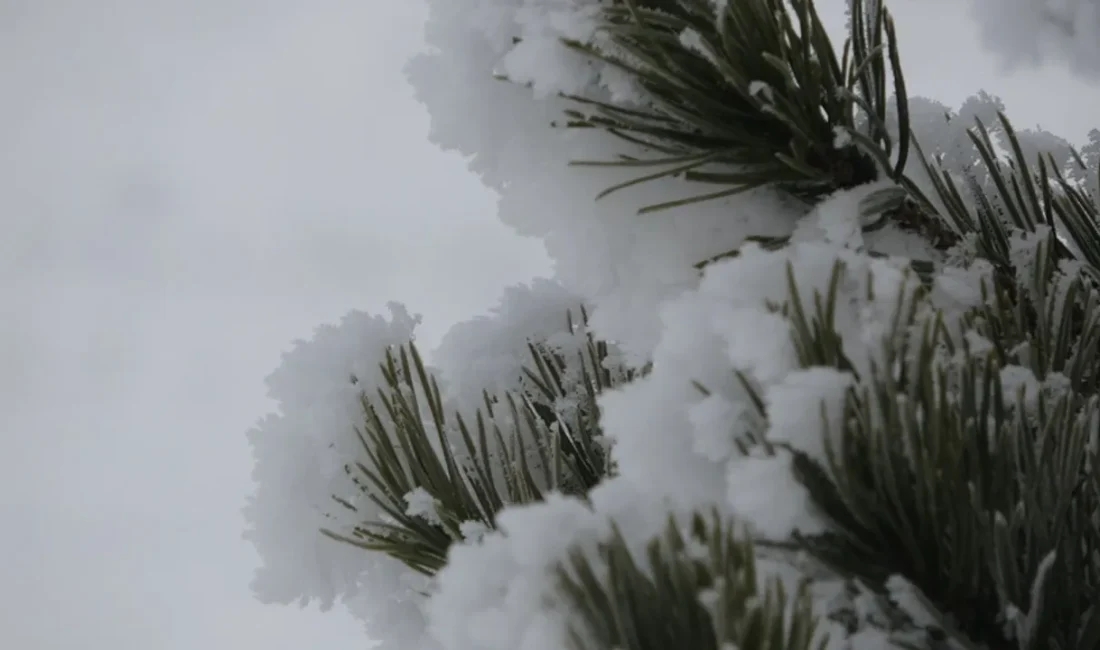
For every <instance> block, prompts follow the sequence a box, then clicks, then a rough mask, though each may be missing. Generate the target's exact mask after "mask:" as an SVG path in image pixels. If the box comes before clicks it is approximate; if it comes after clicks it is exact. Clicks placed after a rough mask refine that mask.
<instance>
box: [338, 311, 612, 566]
mask: <svg viewBox="0 0 1100 650" xmlns="http://www.w3.org/2000/svg"><path fill="white" fill-rule="evenodd" d="M582 317H583V318H584V319H587V314H585V313H584V312H583V310H582ZM567 328H568V329H567V331H569V332H573V331H575V327H574V322H573V317H572V314H567ZM529 350H530V354H531V363H530V365H529V366H528V367H526V368H524V369H523V372H524V375H525V377H526V379H527V380H528V381H529V382H530V383H531V385H532V386H533V387H534V389H533V390H532V391H531V392H530V394H527V393H506V394H504V395H503V396H491V395H489V394H488V393H484V406H483V408H482V409H479V410H478V411H477V412H476V413H475V414H474V416H473V422H472V423H469V422H467V420H466V419H464V418H463V417H462V414H461V413H457V412H454V413H449V412H448V409H447V408H446V406H445V404H444V402H443V398H442V396H441V393H440V389H439V384H438V382H437V381H436V379H435V377H433V376H432V375H431V373H430V372H429V371H428V370H427V368H426V366H425V365H424V361H423V359H422V358H421V356H420V352H419V351H418V350H417V347H416V345H415V344H414V343H411V342H410V343H409V345H408V346H407V347H404V346H403V347H400V348H398V349H396V350H388V351H387V352H386V357H385V358H386V361H385V363H383V364H382V366H381V367H380V369H379V372H380V374H381V376H382V379H383V386H384V388H381V389H379V390H378V392H377V394H376V395H367V394H366V393H363V394H362V396H361V404H362V411H363V424H362V427H361V428H360V429H359V430H357V431H356V435H357V436H358V439H359V442H360V444H361V448H362V453H363V460H359V461H357V462H355V463H349V464H348V465H346V466H345V471H346V472H347V473H348V475H349V476H350V477H351V480H352V481H353V483H354V484H355V485H356V486H357V487H358V489H359V492H360V496H361V497H362V498H365V499H367V500H368V501H370V502H372V503H373V504H375V505H377V506H378V507H379V508H380V509H381V511H382V512H383V513H384V514H385V515H386V516H388V519H389V520H388V521H364V522H360V523H359V524H358V525H356V526H355V527H354V528H353V529H352V530H351V532H350V533H342V532H338V531H334V530H328V529H326V530H324V531H322V532H323V533H324V534H325V535H326V536H328V537H331V538H333V539H335V540H338V541H341V542H345V543H348V544H352V545H353V546H357V547H359V548H362V549H365V550H368V551H377V552H382V553H386V554H388V555H390V556H392V557H394V558H396V559H398V560H400V561H401V562H403V563H404V564H406V565H407V566H409V567H410V568H412V569H415V570H417V571H419V572H421V573H424V574H427V575H432V574H434V573H435V572H436V571H438V570H439V569H440V568H442V567H443V565H444V564H446V560H447V549H448V548H449V547H450V545H451V544H452V543H453V542H454V541H456V540H462V539H466V538H467V537H469V536H470V535H476V534H477V533H478V532H480V531H481V530H487V529H492V528H495V526H496V520H495V517H496V514H497V513H498V512H500V510H501V509H502V508H503V507H504V506H505V505H512V504H522V503H530V502H532V501H538V500H541V499H542V498H543V495H544V494H545V493H546V492H547V491H548V490H559V491H562V492H564V493H566V494H580V495H583V494H585V493H586V492H587V491H588V490H589V489H591V488H592V487H594V486H595V485H596V484H597V483H599V482H600V480H602V479H603V478H604V477H605V476H608V475H609V474H610V473H611V472H612V471H613V467H612V464H611V460H610V456H609V455H608V453H607V450H606V449H604V447H603V444H604V442H603V439H602V436H601V434H600V428H599V420H598V408H597V405H596V399H597V398H598V397H599V395H600V394H601V393H602V392H603V391H605V390H608V389H610V388H613V387H614V386H615V385H617V383H619V382H620V381H623V380H624V379H625V380H627V381H629V379H630V378H631V377H632V376H633V372H632V371H629V370H627V371H624V372H623V373H621V374H622V375H623V377H622V378H620V373H618V372H616V370H615V369H614V368H610V367H608V366H609V365H610V364H609V363H608V357H609V346H608V344H607V343H606V342H604V341H599V340H597V339H595V338H594V337H592V336H591V334H587V335H586V342H585V345H584V346H583V349H582V350H581V351H579V353H578V355H577V358H575V359H567V358H566V357H565V355H564V354H562V353H561V352H559V351H557V350H555V349H554V348H553V347H551V346H548V345H546V344H544V343H535V342H531V343H529ZM572 370H576V372H577V374H578V379H579V383H578V385H577V386H572V385H570V382H569V381H568V380H567V374H568V373H569V372H571V371H572ZM351 381H352V383H358V382H359V379H358V378H356V377H352V379H351ZM578 389H579V393H580V395H579V396H578V397H579V398H580V399H579V403H578V404H576V405H575V407H574V408H569V409H565V408H563V407H562V400H569V399H571V398H572V397H574V395H573V392H578ZM501 416H503V417H501ZM454 432H457V433H458V434H459V437H460V439H461V443H462V448H461V453H456V450H454V449H452V438H451V434H452V433H454ZM413 495H415V496H413ZM333 499H334V500H335V501H336V502H337V503H338V504H339V505H340V506H342V507H343V508H344V509H346V510H348V511H350V512H352V513H357V512H358V510H359V509H358V508H357V507H356V506H355V503H354V501H355V499H354V498H352V499H349V498H347V497H344V496H341V495H333ZM413 499H416V500H418V503H417V504H414V503H412V500H413ZM425 500H426V501H427V502H426V503H425ZM471 524H474V526H471Z"/></svg>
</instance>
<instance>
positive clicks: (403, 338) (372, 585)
mask: <svg viewBox="0 0 1100 650" xmlns="http://www.w3.org/2000/svg"><path fill="white" fill-rule="evenodd" d="M389 309H390V314H389V317H388V318H386V317H383V316H372V315H370V314H366V313H363V312H352V313H350V314H348V315H347V316H345V317H344V318H343V319H342V320H341V321H340V323H339V324H338V325H324V326H322V327H319V328H317V330H316V331H315V333H314V335H313V338H312V339H311V340H309V341H297V342H296V343H295V345H294V347H293V349H291V350H290V351H289V352H287V353H285V354H284V355H283V360H282V364H281V365H280V366H279V368H278V369H277V370H275V372H273V373H272V374H271V376H270V377H268V379H267V385H268V394H269V396H270V397H271V398H272V399H273V400H275V402H276V403H277V412H276V413H274V414H271V415H268V416H267V417H266V418H264V419H263V420H262V421H260V422H259V423H258V424H257V425H256V426H255V427H254V428H253V429H252V430H251V431H249V432H248V439H249V442H250V443H251V446H252V450H253V456H254V460H255V466H254V470H253V475H252V476H253V479H254V480H255V482H256V487H255V492H254V494H253V495H252V496H251V497H250V499H249V501H248V504H247V506H246V507H245V508H244V516H245V520H246V521H247V523H248V530H247V532H246V533H245V538H246V539H248V540H249V541H250V542H251V543H252V544H253V545H254V546H255V548H256V550H257V552H258V553H259V555H260V559H261V560H262V566H261V567H260V568H259V569H258V570H257V572H256V576H255V579H254V581H253V585H252V587H253V590H254V591H255V594H256V596H257V598H259V599H260V600H261V601H263V602H266V603H283V604H289V603H291V602H295V601H297V602H299V603H300V604H302V605H306V604H308V603H311V602H318V603H320V605H321V606H322V608H326V609H327V608H329V607H331V606H332V605H333V604H334V603H335V601H336V600H337V599H342V600H345V601H347V602H348V604H349V605H350V606H351V607H352V609H353V610H355V611H356V612H357V613H359V614H360V615H361V616H362V618H363V620H364V621H365V622H367V624H368V625H370V628H371V630H370V632H371V635H372V637H373V638H375V639H379V640H386V641H389V640H393V641H394V643H395V644H396V645H395V646H394V647H408V648H413V647H416V646H415V645H414V643H419V641H418V640H417V638H418V636H420V635H422V634H423V628H424V621H423V614H422V613H421V611H420V603H419V602H418V601H419V597H418V596H417V595H416V592H417V591H418V590H422V589H423V585H422V584H418V581H417V580H416V578H415V577H414V576H411V575H409V574H410V571H409V570H408V569H406V568H405V567H404V566H403V565H401V564H400V563H398V562H396V561H395V560H391V559H390V558H389V557H387V556H385V555H382V554H378V553H367V552H364V551H362V550H361V549H358V548H354V547H351V546H349V545H346V544H341V543H338V542H335V541H332V540H330V539H328V538H326V537H324V536H322V535H321V533H320V531H321V529H322V528H329V529H333V530H336V531H339V532H345V531H346V528H349V527H350V525H351V524H354V523H356V522H357V521H358V519H355V520H352V519H349V518H348V516H347V515H350V513H347V512H346V511H344V510H343V509H342V508H341V507H340V506H339V505H338V504H336V503H335V502H334V501H333V499H332V497H333V496H334V495H336V496H341V497H354V496H355V495H356V494H357V491H356V490H355V487H354V486H353V485H352V483H351V481H350V480H349V479H348V477H347V475H346V474H345V472H344V464H345V463H348V462H350V461H353V460H355V459H357V458H361V457H362V452H361V450H360V448H359V442H358V440H357V438H356V435H355V427H356V426H358V425H359V424H360V423H361V421H362V411H361V410H360V403H359V395H360V392H361V391H364V390H365V391H368V392H372V391H373V390H374V388H375V387H376V386H377V383H378V381H379V379H380V376H379V364H380V363H381V362H382V361H383V359H384V354H385V351H386V349H387V347H388V346H395V345H403V344H405V343H408V342H409V340H411V339H412V338H413V336H414V330H415V328H416V325H417V324H418V323H419V321H420V317H419V316H414V315H411V314H409V312H408V311H407V310H406V309H405V308H404V307H403V306H401V305H399V304H396V303H391V304H390V305H389ZM352 377H355V378H356V379H357V380H358V382H357V383H353V382H352ZM357 507H359V508H360V514H359V515H357V517H365V518H372V517H373V518H377V517H378V516H379V514H380V513H379V512H378V511H377V509H376V508H372V507H371V506H370V504H369V503H357ZM333 517H335V518H333ZM368 584H369V588H368V587H367V585H368ZM376 621H377V622H382V621H385V624H384V625H381V624H379V625H374V623H375V622H376ZM402 632H403V633H407V634H409V635H410V636H406V637H404V638H398V637H397V635H398V634H399V633H402Z"/></svg>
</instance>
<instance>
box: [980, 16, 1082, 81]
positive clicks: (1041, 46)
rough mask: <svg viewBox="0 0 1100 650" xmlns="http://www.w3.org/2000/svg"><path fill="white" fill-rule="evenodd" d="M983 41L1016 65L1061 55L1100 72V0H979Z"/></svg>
mask: <svg viewBox="0 0 1100 650" xmlns="http://www.w3.org/2000/svg"><path fill="white" fill-rule="evenodd" d="M971 13H972V15H973V16H974V18H975V20H977V21H978V23H979V24H980V25H981V34H982V42H983V43H984V44H985V45H986V47H988V48H989V49H990V50H992V51H993V52H994V53H996V54H997V55H998V56H1000V57H1001V58H1002V59H1003V60H1004V61H1005V62H1006V63H1008V64H1009V65H1012V66H1019V65H1028V64H1030V65H1035V64H1039V63H1041V62H1043V61H1046V60H1050V59H1055V60H1062V61H1065V62H1067V63H1068V64H1069V66H1070V68H1071V69H1072V70H1073V71H1074V72H1076V73H1078V74H1081V75H1084V76H1088V77H1092V78H1100V3H1098V2H1096V0H973V5H972V12H971Z"/></svg>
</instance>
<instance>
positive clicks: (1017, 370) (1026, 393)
mask: <svg viewBox="0 0 1100 650" xmlns="http://www.w3.org/2000/svg"><path fill="white" fill-rule="evenodd" d="M1001 384H1002V385H1003V386H1004V397H1005V404H1006V405H1007V406H1012V405H1015V404H1016V403H1017V401H1018V400H1023V404H1024V407H1025V408H1027V409H1028V410H1029V411H1030V410H1031V409H1033V408H1035V406H1036V405H1037V404H1038V400H1039V393H1040V392H1041V391H1042V385H1041V384H1040V383H1039V380H1038V379H1037V378H1036V377H1035V373H1034V372H1032V371H1031V369H1030V368H1025V367H1023V366H1017V365H1008V366H1005V367H1004V368H1002V369H1001Z"/></svg>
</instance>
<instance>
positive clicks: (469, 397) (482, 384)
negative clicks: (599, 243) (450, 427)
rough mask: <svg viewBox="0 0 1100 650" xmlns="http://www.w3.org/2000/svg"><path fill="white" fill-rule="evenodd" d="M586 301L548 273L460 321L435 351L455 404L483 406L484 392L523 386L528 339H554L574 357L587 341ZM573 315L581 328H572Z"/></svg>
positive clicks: (467, 407) (466, 407)
mask: <svg viewBox="0 0 1100 650" xmlns="http://www.w3.org/2000/svg"><path fill="white" fill-rule="evenodd" d="M581 304H582V303H581V300H580V299H579V298H578V297H577V296H575V295H573V294H571V293H569V292H568V291H566V290H565V289H564V288H563V287H562V286H561V285H560V284H558V283H556V282H553V281H551V280H546V279H543V278H538V279H535V280H534V281H533V282H532V283H531V284H530V285H517V286H514V287H509V288H507V289H505V290H504V295H503V296H502V297H501V299H500V302H499V304H498V305H497V306H496V307H495V308H493V310H492V311H491V313H490V314H489V315H487V316H479V317H477V318H474V319H472V320H469V321H466V322H462V323H458V324H456V325H454V326H453V327H451V329H450V330H449V331H448V332H447V334H446V335H445V336H444V337H443V341H442V342H441V343H440V346H439V348H438V349H436V350H435V351H434V352H433V353H432V362H433V365H434V366H435V367H437V368H438V369H439V374H440V376H441V378H442V379H443V381H444V384H445V389H444V391H445V393H446V395H447V398H448V400H449V401H451V402H452V403H453V405H454V406H455V407H456V408H459V409H461V410H463V411H464V412H465V411H466V410H472V409H477V408H481V406H482V404H483V402H482V391H483V390H484V391H488V393H489V394H490V395H500V394H502V393H504V392H509V391H515V390H517V389H519V388H521V387H522V385H523V382H522V381H521V379H522V377H523V367H524V366H526V365H529V364H530V363H531V352H530V349H529V348H528V343H529V342H534V343H550V344H552V345H554V346H555V348H556V349H559V350H560V351H562V352H564V353H565V354H566V355H567V358H570V359H572V358H575V357H576V353H577V351H579V350H580V349H581V348H580V346H581V345H583V342H584V333H583V328H580V327H579V325H580V324H581V322H582V316H581V309H580V308H581ZM570 314H571V315H572V318H573V324H574V326H575V327H576V329H577V331H576V332H569V331H568V323H569V321H568V316H569V315H570Z"/></svg>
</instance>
